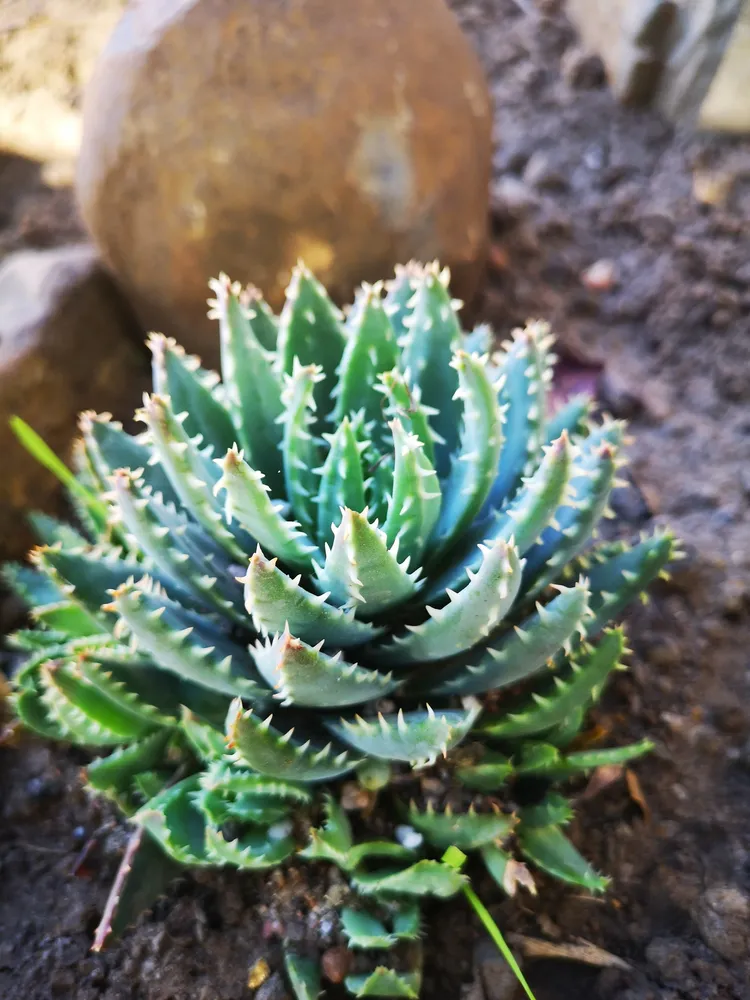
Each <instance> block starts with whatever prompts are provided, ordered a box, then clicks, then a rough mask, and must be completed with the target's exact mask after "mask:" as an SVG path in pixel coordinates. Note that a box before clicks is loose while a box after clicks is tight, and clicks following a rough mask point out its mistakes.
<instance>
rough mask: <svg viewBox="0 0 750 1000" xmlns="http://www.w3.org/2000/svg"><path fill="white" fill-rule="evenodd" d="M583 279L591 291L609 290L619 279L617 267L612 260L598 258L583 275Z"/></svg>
mask: <svg viewBox="0 0 750 1000" xmlns="http://www.w3.org/2000/svg"><path fill="white" fill-rule="evenodd" d="M581 281H582V282H583V284H584V285H585V286H586V288H588V290H589V291H590V292H609V291H611V290H612V289H613V288H614V287H615V284H616V281H617V269H616V267H615V262H614V261H612V260H598V261H596V263H595V264H592V265H591V267H589V268H587V269H586V270H585V271H584V272H583V274H582V275H581Z"/></svg>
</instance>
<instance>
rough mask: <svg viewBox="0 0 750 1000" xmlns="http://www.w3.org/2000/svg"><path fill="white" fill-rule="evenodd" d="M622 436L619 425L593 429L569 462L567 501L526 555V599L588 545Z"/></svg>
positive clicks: (604, 504)
mask: <svg viewBox="0 0 750 1000" xmlns="http://www.w3.org/2000/svg"><path fill="white" fill-rule="evenodd" d="M623 433H624V431H623V425H622V424H621V423H614V422H610V423H608V424H604V425H603V426H602V427H601V428H597V430H596V431H595V432H594V433H593V434H592V435H591V436H590V437H589V438H587V439H586V441H584V442H583V444H582V445H581V446H580V448H579V451H578V454H576V455H575V457H574V459H573V467H572V470H571V484H570V491H569V493H570V498H568V499H566V501H565V503H564V505H563V506H562V507H560V508H559V510H558V511H557V513H556V514H555V519H554V520H553V521H552V522H551V523H550V526H549V527H548V528H547V529H546V530H545V531H544V533H543V534H542V537H541V539H540V540H539V542H538V543H537V544H536V545H534V546H533V547H532V548H531V549H529V551H528V552H527V554H526V567H525V569H524V589H528V592H529V594H530V595H534V594H538V593H540V592H541V591H542V590H543V589H544V588H545V587H546V586H547V584H548V583H550V582H552V581H553V580H555V579H557V577H558V576H559V575H560V573H561V572H562V570H563V568H564V567H565V565H566V563H568V562H569V561H570V560H571V559H574V558H575V557H576V556H577V555H579V553H580V552H581V551H582V550H583V549H585V548H586V547H587V545H588V544H589V542H590V539H591V535H592V532H593V531H594V528H595V526H596V524H597V522H598V521H599V519H600V518H601V517H602V515H603V514H605V512H606V510H607V501H608V500H609V495H610V493H611V492H612V487H613V485H614V479H615V473H616V471H617V461H616V454H617V449H618V447H619V445H620V443H621V441H622V436H623Z"/></svg>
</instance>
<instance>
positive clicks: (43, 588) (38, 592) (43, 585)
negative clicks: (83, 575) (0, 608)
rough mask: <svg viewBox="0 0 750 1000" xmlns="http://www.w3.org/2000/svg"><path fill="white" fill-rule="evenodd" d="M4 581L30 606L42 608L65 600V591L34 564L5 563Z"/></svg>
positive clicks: (3, 569)
mask: <svg viewBox="0 0 750 1000" xmlns="http://www.w3.org/2000/svg"><path fill="white" fill-rule="evenodd" d="M2 582H3V583H4V584H5V585H6V586H8V587H9V588H10V589H11V590H12V591H13V592H14V593H16V594H17V595H18V596H19V597H20V598H21V600H22V601H23V602H24V604H26V605H27V607H29V608H41V607H44V606H45V605H47V604H61V603H64V602H65V592H64V591H63V590H62V589H61V588H60V587H58V586H57V584H56V583H55V582H54V581H53V580H52V579H50V577H49V575H48V574H46V573H41V572H40V571H39V570H38V569H34V568H33V566H26V565H24V564H23V563H5V565H4V566H3V567H2Z"/></svg>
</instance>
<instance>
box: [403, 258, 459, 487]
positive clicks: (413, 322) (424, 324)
mask: <svg viewBox="0 0 750 1000" xmlns="http://www.w3.org/2000/svg"><path fill="white" fill-rule="evenodd" d="M449 281H450V275H449V273H448V271H447V269H446V270H443V271H441V270H440V268H439V266H438V265H437V264H430V265H428V266H427V267H425V268H422V269H421V270H420V271H419V272H418V273H417V274H416V275H415V277H414V278H413V279H411V283H412V287H414V286H416V287H414V295H413V298H412V299H410V300H409V303H408V307H409V314H408V315H406V316H404V317H403V318H402V319H401V325H402V326H403V327H404V328H405V333H404V334H403V335H402V336H401V337H400V339H399V346H400V347H401V351H402V354H401V368H402V371H403V372H404V373H405V374H407V377H408V380H409V382H410V384H411V385H415V386H419V389H420V391H421V400H422V402H423V403H424V404H425V406H429V407H431V408H432V409H434V410H436V411H437V412H436V414H435V416H434V417H433V418H432V421H431V424H432V427H433V430H434V432H435V435H436V439H437V440H436V448H435V455H436V461H437V470H438V472H439V474H440V475H441V476H445V475H447V474H448V470H449V467H450V456H451V455H452V454H453V452H454V451H455V450H456V447H457V445H458V436H459V427H460V422H461V404H460V403H459V401H458V400H457V399H456V398H455V392H456V389H457V388H458V374H457V372H456V370H455V369H454V368H451V365H450V362H451V358H452V357H453V354H454V353H455V351H456V350H458V349H459V348H460V347H461V328H460V326H459V323H458V318H457V316H456V303H454V302H452V301H451V297H450V292H449V291H448V283H449Z"/></svg>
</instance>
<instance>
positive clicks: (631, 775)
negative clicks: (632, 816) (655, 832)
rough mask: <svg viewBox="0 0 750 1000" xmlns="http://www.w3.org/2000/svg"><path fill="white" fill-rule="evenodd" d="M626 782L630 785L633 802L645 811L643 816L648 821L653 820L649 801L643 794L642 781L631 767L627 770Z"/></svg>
mask: <svg viewBox="0 0 750 1000" xmlns="http://www.w3.org/2000/svg"><path fill="white" fill-rule="evenodd" d="M625 783H626V784H627V786H628V793H629V794H630V798H631V799H632V800H633V802H635V803H636V805H638V806H639V807H640V810H641V812H642V813H643V818H644V819H645V820H646V822H647V823H650V822H651V810H650V808H649V805H648V802H646V796H645V795H644V794H643V789H642V788H641V783H640V781H639V780H638V775H637V774H636V773H635V771H631V770H630V769H628V770H626V771H625Z"/></svg>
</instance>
